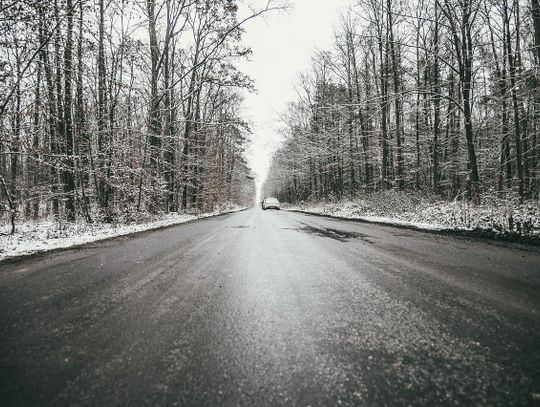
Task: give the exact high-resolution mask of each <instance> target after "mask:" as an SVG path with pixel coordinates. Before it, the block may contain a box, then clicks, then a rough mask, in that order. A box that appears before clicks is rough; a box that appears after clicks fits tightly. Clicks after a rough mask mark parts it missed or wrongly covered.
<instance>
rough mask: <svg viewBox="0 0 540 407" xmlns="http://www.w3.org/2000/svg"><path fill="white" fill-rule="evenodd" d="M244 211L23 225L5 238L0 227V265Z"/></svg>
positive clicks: (18, 226)
mask: <svg viewBox="0 0 540 407" xmlns="http://www.w3.org/2000/svg"><path fill="white" fill-rule="evenodd" d="M242 209H245V208H244V207H239V206H234V207H229V208H228V209H227V210H223V211H214V212H208V213H202V214H198V215H194V214H177V213H169V214H167V215H163V216H160V217H158V218H155V219H152V220H150V221H147V222H141V223H132V224H116V223H91V224H89V223H85V222H75V223H69V222H59V221H55V220H52V219H48V220H43V221H38V222H26V223H21V224H18V225H17V228H16V232H15V234H13V235H8V234H7V233H8V231H9V230H10V228H11V226H9V225H5V226H0V261H2V260H4V259H7V258H11V257H18V256H24V255H29V254H32V253H37V252H43V251H48V250H54V249H65V248H68V247H72V246H77V245H81V244H85V243H91V242H96V241H99V240H104V239H109V238H112V237H117V236H123V235H128V234H131V233H136V232H143V231H146V230H152V229H159V228H162V227H165V226H172V225H177V224H181V223H186V222H189V221H193V220H196V219H203V218H209V217H212V216H216V215H221V214H225V213H231V212H237V211H240V210H242Z"/></svg>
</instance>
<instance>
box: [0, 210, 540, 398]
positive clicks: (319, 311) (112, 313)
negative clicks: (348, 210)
mask: <svg viewBox="0 0 540 407" xmlns="http://www.w3.org/2000/svg"><path fill="white" fill-rule="evenodd" d="M0 307H1V308H0V329H1V332H0V334H1V336H0V404H1V405H2V406H26V405H28V406H38V405H43V406H45V405H81V406H114V405H129V406H143V405H147V406H157V405H166V406H169V405H171V406H172V405H178V406H237V405H238V406H279V405H287V406H289V405H290V406H338V405H343V406H347V405H348V406H353V405H354V406H357V405H358V406H363V405H367V406H384V405H392V406H394V405H395V406H404V405H415V406H416V405H426V406H436V405H501V406H510V405H540V250H539V249H538V247H533V246H517V245H511V244H501V243H494V242H488V241H476V240H471V239H466V238H459V237H449V236H444V235H441V234H432V233H427V232H419V231H413V230H408V229H399V228H394V227H388V226H380V225H373V224H366V223H359V222H351V221H341V220H335V219H329V218H323V217H316V216H309V215H306V214H301V213H293V212H286V211H262V210H260V209H258V208H252V209H250V210H247V211H243V212H238V213H234V214H229V215H223V216H218V217H214V218H209V219H206V220H200V221H196V222H193V223H189V224H184V225H179V226H175V227H171V228H167V229H162V230H157V231H151V232H146V233H142V234H139V235H136V236H131V237H123V238H117V239H113V240H109V241H105V242H101V243H95V244H91V245H88V246H86V247H84V248H80V249H74V250H67V251H61V252H54V253H50V254H47V255H40V256H36V257H33V258H28V259H25V260H20V261H17V262H11V263H3V264H0Z"/></svg>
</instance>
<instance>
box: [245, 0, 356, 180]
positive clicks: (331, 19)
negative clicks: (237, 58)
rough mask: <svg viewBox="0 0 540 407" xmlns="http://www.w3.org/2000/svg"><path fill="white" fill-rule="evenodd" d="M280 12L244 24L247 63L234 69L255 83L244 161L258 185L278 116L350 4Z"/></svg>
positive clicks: (324, 0)
mask: <svg viewBox="0 0 540 407" xmlns="http://www.w3.org/2000/svg"><path fill="white" fill-rule="evenodd" d="M291 3H293V7H292V8H291V9H290V10H288V11H286V12H274V13H272V14H271V15H269V16H267V17H265V18H258V19H255V20H251V21H249V22H248V23H246V25H245V30H246V32H245V33H244V36H243V42H244V44H246V45H249V46H251V48H252V50H253V55H252V57H251V60H250V61H249V62H246V63H242V64H241V66H240V68H241V69H242V71H243V72H245V73H247V74H248V75H250V76H251V77H252V78H253V79H254V80H255V86H256V87H257V89H258V91H257V93H256V94H249V95H247V97H246V101H245V104H244V106H245V107H244V108H245V114H246V116H247V117H248V118H249V120H251V122H252V124H253V132H254V134H253V144H252V146H251V148H250V151H249V154H248V159H249V163H250V165H251V168H252V169H253V171H254V172H255V174H256V176H257V179H258V181H259V182H262V181H263V180H264V177H265V176H266V171H267V169H268V164H269V160H270V157H271V154H272V151H273V150H274V149H275V147H276V144H277V142H279V135H278V134H277V132H276V130H277V128H279V126H280V123H279V119H278V114H279V113H281V112H284V111H285V109H286V107H287V103H288V102H290V101H292V100H294V99H295V95H296V94H295V90H294V84H295V82H296V81H297V79H298V77H299V74H300V73H301V72H303V71H306V70H307V69H309V66H310V63H311V56H312V55H313V52H314V51H315V50H316V49H327V48H330V47H331V45H332V42H333V37H334V28H335V27H336V25H337V22H338V17H339V13H340V11H341V10H342V9H343V8H344V7H346V6H348V5H349V4H350V3H351V0H293V1H291Z"/></svg>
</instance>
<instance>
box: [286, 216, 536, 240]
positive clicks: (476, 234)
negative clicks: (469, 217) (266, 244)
mask: <svg viewBox="0 0 540 407" xmlns="http://www.w3.org/2000/svg"><path fill="white" fill-rule="evenodd" d="M283 210H285V211H288V212H296V213H303V214H305V215H309V216H318V217H321V218H330V219H338V220H346V221H351V222H357V223H368V224H372V225H381V226H390V227H394V228H399V229H408V230H415V231H418V232H425V233H432V234H436V235H443V236H453V237H464V238H469V239H481V240H486V241H489V242H498V243H514V244H521V245H526V246H529V247H530V246H533V247H540V237H524V236H520V235H514V234H498V233H495V232H493V231H489V230H485V229H471V230H467V229H451V228H448V229H429V228H423V227H421V226H416V225H411V224H403V223H398V222H396V223H393V222H385V221H377V220H371V219H364V218H347V217H344V216H336V215H329V214H323V213H318V212H310V211H302V210H299V209H285V208H283Z"/></svg>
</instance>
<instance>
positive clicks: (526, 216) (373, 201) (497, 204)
mask: <svg viewBox="0 0 540 407" xmlns="http://www.w3.org/2000/svg"><path fill="white" fill-rule="evenodd" d="M285 209H293V210H303V211H305V212H309V213H315V214H321V215H330V216H337V217H342V218H348V219H359V220H364V221H368V222H378V223H385V224H392V225H400V226H409V227H414V228H419V229H427V230H464V231H480V232H486V233H489V234H492V235H500V236H514V237H516V236H517V237H524V238H534V239H538V238H540V204H539V203H538V202H527V203H525V204H518V203H516V202H515V201H513V200H508V199H506V200H503V199H496V198H492V199H487V198H486V199H483V201H482V204H481V205H473V204H471V203H470V202H468V201H461V200H456V201H452V202H448V201H441V200H436V199H433V198H423V197H421V196H418V195H411V194H407V193H399V192H395V191H388V192H384V193H377V194H373V195H370V196H366V197H365V198H356V199H353V200H341V201H336V202H331V201H326V202H325V201H320V202H316V203H313V202H307V203H305V204H304V206H303V207H302V206H299V205H298V206H287V207H286V208H285Z"/></svg>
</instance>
